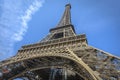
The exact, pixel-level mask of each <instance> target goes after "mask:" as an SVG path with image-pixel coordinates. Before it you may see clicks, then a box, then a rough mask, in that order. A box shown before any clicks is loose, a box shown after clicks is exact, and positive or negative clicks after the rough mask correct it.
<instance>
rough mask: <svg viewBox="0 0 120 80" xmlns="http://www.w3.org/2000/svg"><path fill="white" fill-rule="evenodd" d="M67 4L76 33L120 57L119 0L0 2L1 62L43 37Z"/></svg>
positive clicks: (58, 18) (0, 0) (18, 0)
mask: <svg viewBox="0 0 120 80" xmlns="http://www.w3.org/2000/svg"><path fill="white" fill-rule="evenodd" d="M67 3H70V4H71V6H72V8H71V17H72V24H73V25H74V27H75V29H76V33H77V34H82V33H85V34H86V36H87V39H88V44H89V45H91V46H94V47H96V48H99V49H101V50H104V51H106V52H109V53H111V54H113V55H116V56H119V57H120V47H119V45H120V42H119V41H120V36H119V34H120V5H119V3H120V0H114V1H113V0H59V1H58V0H52V1H51V0H17V1H16V0H0V60H3V59H6V58H9V57H11V56H14V55H15V54H16V53H17V50H18V49H20V48H21V46H22V45H25V44H30V43H36V42H39V41H40V40H41V39H42V38H44V37H45V36H46V35H47V34H48V33H49V29H50V28H54V27H56V25H57V24H58V22H59V21H60V19H61V17H62V15H63V12H64V9H65V5H66V4H67ZM13 4H14V5H13Z"/></svg>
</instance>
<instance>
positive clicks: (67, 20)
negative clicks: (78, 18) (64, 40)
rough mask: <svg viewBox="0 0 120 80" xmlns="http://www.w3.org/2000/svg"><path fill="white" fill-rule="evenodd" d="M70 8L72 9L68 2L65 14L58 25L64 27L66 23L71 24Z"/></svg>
mask: <svg viewBox="0 0 120 80" xmlns="http://www.w3.org/2000/svg"><path fill="white" fill-rule="evenodd" d="M70 9H71V5H70V3H69V4H66V6H65V11H64V14H63V16H62V19H61V20H60V22H59V23H58V25H57V27H62V26H66V25H70V24H71V13H70Z"/></svg>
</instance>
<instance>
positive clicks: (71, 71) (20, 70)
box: [0, 4, 120, 80]
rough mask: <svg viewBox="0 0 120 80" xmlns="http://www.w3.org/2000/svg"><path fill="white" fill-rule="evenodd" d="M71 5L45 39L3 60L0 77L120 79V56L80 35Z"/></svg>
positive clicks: (10, 79)
mask: <svg viewBox="0 0 120 80" xmlns="http://www.w3.org/2000/svg"><path fill="white" fill-rule="evenodd" d="M70 9H71V5H70V4H67V5H66V6H65V11H64V14H63V16H62V18H61V20H60V22H59V24H58V25H57V26H56V27H55V28H52V29H50V33H49V34H48V35H47V36H46V37H45V38H44V39H42V40H41V41H40V42H38V43H34V44H29V45H24V46H22V48H21V49H20V50H18V52H17V54H16V55H15V56H13V57H11V58H9V59H7V60H4V61H1V62H0V80H18V79H19V80H120V58H119V57H116V56H113V55H111V54H109V53H107V52H104V51H102V50H100V49H97V48H94V47H92V46H90V45H88V43H87V39H86V35H85V34H80V35H77V34H76V33H75V29H74V26H73V25H72V23H71V13H70Z"/></svg>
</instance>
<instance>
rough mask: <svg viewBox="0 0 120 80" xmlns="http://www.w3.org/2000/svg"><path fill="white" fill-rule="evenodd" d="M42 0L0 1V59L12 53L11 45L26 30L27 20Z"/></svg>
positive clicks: (18, 39) (21, 37) (19, 38)
mask: <svg viewBox="0 0 120 80" xmlns="http://www.w3.org/2000/svg"><path fill="white" fill-rule="evenodd" d="M42 3H43V0H17V1H16V0H1V1H0V12H1V13H0V60H3V59H5V58H8V57H10V56H12V55H13V46H14V44H15V43H16V42H17V41H21V40H22V39H23V36H24V34H25V32H26V31H27V28H28V26H27V24H28V21H30V20H31V18H32V15H33V14H34V13H35V12H36V11H37V10H38V9H39V8H40V7H42Z"/></svg>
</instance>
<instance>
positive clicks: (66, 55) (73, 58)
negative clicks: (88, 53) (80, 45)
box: [13, 49, 100, 80]
mask: <svg viewBox="0 0 120 80" xmlns="http://www.w3.org/2000/svg"><path fill="white" fill-rule="evenodd" d="M42 57H61V58H65V59H68V60H71V61H73V62H74V63H76V64H77V65H78V67H79V69H80V68H81V69H84V70H85V72H86V73H87V74H89V77H90V78H91V79H92V80H99V79H100V78H99V77H98V76H97V75H96V74H95V73H94V72H93V71H92V70H91V68H89V66H87V64H85V63H84V62H83V61H82V60H81V59H80V58H78V57H77V56H76V55H75V54H74V53H73V52H72V51H70V50H69V49H65V50H62V51H61V50H58V51H57V53H56V52H54V53H51V52H48V53H45V54H37V53H36V54H34V55H33V54H32V55H31V56H30V57H29V56H28V57H27V58H23V59H20V60H18V61H16V62H13V64H14V63H18V62H21V61H26V60H29V59H35V58H42Z"/></svg>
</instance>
